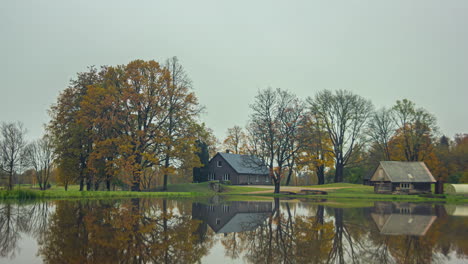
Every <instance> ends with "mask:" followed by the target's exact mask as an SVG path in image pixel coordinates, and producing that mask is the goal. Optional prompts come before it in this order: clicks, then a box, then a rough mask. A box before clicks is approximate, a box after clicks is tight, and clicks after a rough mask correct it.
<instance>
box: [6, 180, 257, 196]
mask: <svg viewBox="0 0 468 264" xmlns="http://www.w3.org/2000/svg"><path fill="white" fill-rule="evenodd" d="M258 190H263V189H259V188H249V187H242V186H223V193H222V194H241V193H246V192H253V191H258ZM216 194H218V195H219V194H220V193H216V192H214V191H213V190H211V189H210V187H209V183H207V182H205V183H185V184H170V185H168V190H167V191H164V192H163V191H161V190H156V191H151V192H145V191H142V192H131V191H82V192H80V191H79V186H78V185H71V186H69V188H68V191H65V190H64V188H63V187H59V186H53V187H52V188H50V189H48V190H45V191H41V190H38V189H35V188H32V187H31V186H27V185H22V186H16V187H15V189H14V190H12V191H6V190H0V200H12V199H13V200H29V199H69V198H70V199H81V198H83V199H91V198H93V199H108V198H138V197H169V198H176V197H180V198H184V197H201V196H213V195H216Z"/></svg>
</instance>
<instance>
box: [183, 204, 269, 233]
mask: <svg viewBox="0 0 468 264" xmlns="http://www.w3.org/2000/svg"><path fill="white" fill-rule="evenodd" d="M272 211H273V204H272V203H271V202H254V201H235V202H229V203H215V204H208V205H207V204H204V203H194V204H192V217H193V219H199V220H202V221H203V222H204V223H206V224H208V225H209V226H210V227H211V229H212V230H213V231H214V232H215V233H217V234H221V233H222V234H227V233H233V232H245V231H252V230H255V229H257V227H259V226H260V225H262V224H263V223H265V221H266V219H268V217H269V216H270V215H271V213H272Z"/></svg>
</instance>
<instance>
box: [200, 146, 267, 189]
mask: <svg viewBox="0 0 468 264" xmlns="http://www.w3.org/2000/svg"><path fill="white" fill-rule="evenodd" d="M205 171H206V172H207V173H208V180H218V181H230V182H231V184H236V185H237V184H271V181H270V176H269V173H268V169H267V167H266V166H264V165H262V162H261V161H260V159H258V158H255V157H253V156H249V155H240V154H232V153H229V151H227V153H221V152H218V153H217V154H216V155H215V156H214V157H213V158H212V159H211V160H210V163H209V164H208V166H207V168H206V170H205Z"/></svg>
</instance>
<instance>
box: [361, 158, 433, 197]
mask: <svg viewBox="0 0 468 264" xmlns="http://www.w3.org/2000/svg"><path fill="white" fill-rule="evenodd" d="M370 182H371V184H372V185H374V192H375V193H382V194H418V193H430V192H431V184H433V183H435V182H436V180H435V179H434V176H432V174H431V172H430V171H429V169H428V168H427V167H426V164H424V162H408V161H381V162H380V164H379V166H378V167H377V169H376V170H375V171H374V174H373V175H372V177H371V179H370Z"/></svg>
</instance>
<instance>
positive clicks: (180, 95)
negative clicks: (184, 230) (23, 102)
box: [1, 57, 212, 191]
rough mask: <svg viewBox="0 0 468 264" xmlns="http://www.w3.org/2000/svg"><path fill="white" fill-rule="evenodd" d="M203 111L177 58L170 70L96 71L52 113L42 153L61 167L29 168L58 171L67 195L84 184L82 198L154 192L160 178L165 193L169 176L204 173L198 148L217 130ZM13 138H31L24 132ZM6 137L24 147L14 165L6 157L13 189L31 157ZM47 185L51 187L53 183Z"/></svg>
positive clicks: (136, 66) (156, 66)
mask: <svg viewBox="0 0 468 264" xmlns="http://www.w3.org/2000/svg"><path fill="white" fill-rule="evenodd" d="M201 110H202V107H200V106H199V104H198V99H197V97H196V96H195V94H194V93H193V91H192V89H191V81H190V79H189V77H188V76H187V74H186V72H185V70H184V68H183V67H182V66H181V64H180V63H179V62H178V60H177V58H176V57H173V58H171V59H168V60H167V61H166V62H165V63H164V64H160V63H158V62H156V61H142V60H136V61H132V62H130V63H128V64H127V65H118V66H104V67H101V68H100V69H97V68H95V67H90V68H89V69H88V71H87V72H82V73H78V74H77V76H76V78H75V79H73V80H71V82H70V85H69V87H68V88H66V89H65V90H64V91H63V92H62V93H61V94H60V95H59V97H58V99H57V102H56V103H55V104H54V105H53V106H52V107H51V109H50V111H49V113H50V116H51V121H50V123H49V124H48V125H47V130H46V135H45V136H44V139H41V142H39V143H38V146H37V149H40V150H41V151H45V150H46V147H45V146H47V149H49V147H50V149H52V150H53V151H51V153H50V155H51V156H50V159H51V160H53V161H54V163H53V165H54V167H53V168H51V165H52V164H51V163H52V162H50V163H48V164H47V166H46V167H41V165H37V166H36V165H35V163H33V162H31V163H29V165H30V166H32V167H34V169H35V170H36V173H37V174H38V175H41V174H44V175H50V171H51V169H54V170H55V172H56V179H57V181H58V183H60V184H62V185H63V186H64V187H65V189H67V188H68V186H69V185H70V184H75V183H78V184H79V185H80V187H79V188H80V190H85V189H86V190H98V189H99V188H100V187H101V188H102V186H105V189H107V190H111V189H112V188H113V187H115V186H119V187H121V188H127V187H129V188H130V189H131V190H133V191H140V190H143V189H146V190H147V189H150V188H152V187H154V186H155V181H156V178H159V177H162V178H163V183H162V186H163V190H166V189H167V184H168V177H169V175H172V176H174V177H177V176H178V177H179V178H183V177H187V176H188V175H191V172H192V169H193V167H197V166H201V164H200V161H199V158H198V156H197V155H196V150H197V149H198V148H197V145H198V144H200V142H204V144H208V143H209V142H210V140H212V139H211V137H212V136H211V134H212V133H211V132H210V130H209V129H208V128H206V127H205V126H204V124H202V123H200V122H199V120H198V116H199V114H200V111H201ZM10 126H11V127H14V128H15V129H17V130H18V129H20V130H21V128H17V125H15V124H5V125H4V126H2V131H3V130H4V129H3V127H6V128H9V127H10ZM4 134H5V133H4ZM12 134H14V135H18V136H20V137H21V138H24V131H14V132H13V133H12ZM5 135H7V137H5V139H4V141H5V142H11V143H12V144H13V145H15V144H17V145H18V146H19V145H21V146H20V147H16V146H15V153H14V154H13V156H14V160H9V159H8V157H10V156H12V155H10V154H9V153H8V151H3V153H4V155H2V158H3V157H6V158H3V159H2V160H3V161H2V166H1V167H2V169H3V170H4V171H5V172H6V173H7V174H8V175H9V177H10V178H9V180H8V188H9V189H11V188H12V182H13V181H12V176H13V175H14V174H15V172H19V171H20V169H19V166H21V165H22V164H23V161H24V160H25V157H26V156H27V155H26V154H27V151H25V150H24V149H23V148H24V147H23V146H25V144H24V139H22V142H21V143H14V141H15V139H13V138H11V139H10V138H8V133H7V134H5ZM10 145H11V144H10ZM2 146H5V147H6V148H8V147H9V145H8V144H7V143H5V144H2ZM35 151H36V150H31V152H35ZM39 159H40V161H41V162H43V161H44V159H43V158H42V157H40V158H39ZM50 159H49V160H50ZM10 164H11V166H10ZM47 177H48V176H47ZM191 180H192V179H191V178H189V179H187V180H186V181H189V182H190V181H191ZM41 183H42V184H44V185H47V179H44V180H41ZM44 188H45V187H44ZM41 189H43V187H41Z"/></svg>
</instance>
